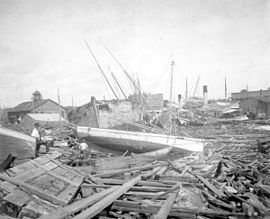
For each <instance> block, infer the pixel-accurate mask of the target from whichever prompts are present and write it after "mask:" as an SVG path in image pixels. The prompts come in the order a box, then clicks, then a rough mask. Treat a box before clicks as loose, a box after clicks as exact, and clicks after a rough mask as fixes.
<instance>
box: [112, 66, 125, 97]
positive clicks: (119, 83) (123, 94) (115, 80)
mask: <svg viewBox="0 0 270 219" xmlns="http://www.w3.org/2000/svg"><path fill="white" fill-rule="evenodd" d="M108 69H109V71H110V72H111V74H112V77H113V79H114V80H115V82H116V83H117V85H118V87H119V88H120V90H121V92H122V94H123V96H124V97H125V98H126V100H128V98H127V96H126V94H125V93H124V91H123V89H122V87H121V86H120V83H119V82H118V80H117V79H116V77H115V75H114V74H113V72H112V71H111V69H110V68H109V66H108Z"/></svg>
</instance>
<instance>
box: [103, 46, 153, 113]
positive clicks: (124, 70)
mask: <svg viewBox="0 0 270 219" xmlns="http://www.w3.org/2000/svg"><path fill="white" fill-rule="evenodd" d="M104 48H105V49H106V50H107V52H108V53H109V54H110V55H111V56H112V58H113V59H114V61H115V62H116V63H117V64H118V65H119V66H120V68H121V69H122V71H123V72H124V74H125V75H126V76H127V77H128V79H129V80H130V81H131V83H132V84H133V86H134V87H135V90H136V91H139V88H138V86H137V85H136V82H135V80H134V78H132V77H131V76H130V74H129V73H128V72H127V71H126V69H125V68H124V67H123V66H122V65H121V63H120V62H119V61H118V60H117V58H116V57H115V56H114V55H113V53H112V52H111V51H110V50H109V49H108V48H107V47H105V46H104ZM142 98H143V100H144V101H145V102H146V103H147V99H146V98H145V97H144V96H142ZM146 106H147V108H149V109H150V111H151V112H152V113H155V112H154V111H153V109H152V108H151V107H150V106H149V105H148V104H147V105H146Z"/></svg>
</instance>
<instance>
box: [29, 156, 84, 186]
mask: <svg viewBox="0 0 270 219" xmlns="http://www.w3.org/2000/svg"><path fill="white" fill-rule="evenodd" d="M32 162H33V163H34V164H36V165H37V166H38V167H39V168H41V169H44V171H46V174H48V175H51V176H53V177H55V178H57V179H61V180H63V181H65V182H67V183H69V184H71V185H74V186H79V185H80V184H81V183H82V181H83V179H82V178H81V181H77V182H74V181H72V180H69V179H68V178H66V177H63V176H62V175H60V174H59V173H57V174H55V173H54V172H53V171H49V170H50V169H51V168H56V167H57V165H56V164H55V163H53V162H48V163H46V164H44V165H40V164H38V163H35V161H32ZM47 164H48V165H47ZM46 165H47V166H46ZM64 172H67V171H66V170H64Z"/></svg>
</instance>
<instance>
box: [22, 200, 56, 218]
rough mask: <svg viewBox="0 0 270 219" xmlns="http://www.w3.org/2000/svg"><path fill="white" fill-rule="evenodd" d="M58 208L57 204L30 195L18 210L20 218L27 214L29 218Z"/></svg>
mask: <svg viewBox="0 0 270 219" xmlns="http://www.w3.org/2000/svg"><path fill="white" fill-rule="evenodd" d="M57 209H59V206H58V205H54V204H52V203H50V202H47V201H45V200H43V199H40V198H38V197H37V196H32V198H31V201H30V202H29V203H28V204H27V205H26V206H25V207H23V208H22V210H21V212H20V216H21V218H24V217H25V216H28V217H30V218H36V217H37V215H43V214H44V215H45V214H50V213H51V212H54V211H56V210H57Z"/></svg>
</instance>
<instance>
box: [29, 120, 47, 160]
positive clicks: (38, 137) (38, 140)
mask: <svg viewBox="0 0 270 219" xmlns="http://www.w3.org/2000/svg"><path fill="white" fill-rule="evenodd" d="M31 136H32V137H34V138H35V139H36V148H35V156H36V157H38V156H39V149H40V146H41V145H45V146H46V152H47V153H48V152H49V146H48V145H47V144H46V142H44V141H42V140H41V135H40V125H39V123H35V124H34V129H33V131H32V134H31Z"/></svg>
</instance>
